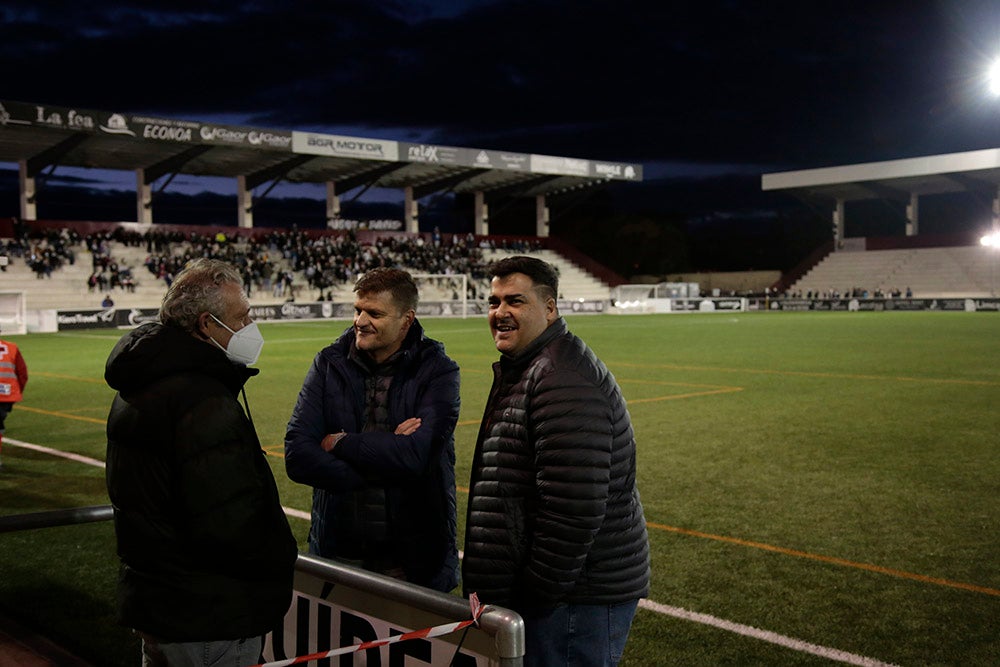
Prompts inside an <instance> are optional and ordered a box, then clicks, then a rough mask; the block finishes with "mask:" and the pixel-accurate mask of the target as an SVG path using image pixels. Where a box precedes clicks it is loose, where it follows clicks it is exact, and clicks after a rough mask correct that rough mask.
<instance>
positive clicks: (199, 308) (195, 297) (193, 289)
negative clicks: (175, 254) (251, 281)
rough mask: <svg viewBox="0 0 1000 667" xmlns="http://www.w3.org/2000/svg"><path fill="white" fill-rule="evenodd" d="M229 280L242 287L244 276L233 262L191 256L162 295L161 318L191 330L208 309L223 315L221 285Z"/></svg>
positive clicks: (165, 321) (164, 321)
mask: <svg viewBox="0 0 1000 667" xmlns="http://www.w3.org/2000/svg"><path fill="white" fill-rule="evenodd" d="M226 283H234V284H235V285H237V286H239V287H241V288H242V287H243V278H242V277H241V276H240V272H239V271H237V270H236V267H234V266H233V265H232V264H229V263H227V262H223V261H221V260H218V259H206V258H204V257H200V258H198V259H193V260H191V261H190V262H188V263H187V264H186V265H185V266H184V269H183V270H182V271H181V272H180V273H178V274H177V277H176V278H175V279H174V282H173V283H172V284H171V285H170V289H168V290H167V294H166V295H165V296H164V297H163V303H162V304H160V322H162V323H164V324H168V325H170V326H175V327H179V328H181V329H183V330H184V331H188V332H191V331H194V330H195V329H196V328H197V325H198V316H199V315H201V314H202V313H204V312H206V311H207V312H209V313H212V314H213V315H216V316H217V317H222V315H223V311H224V309H225V305H226V304H225V296H224V295H223V294H222V290H220V289H219V288H220V287H222V286H223V285H225V284H226Z"/></svg>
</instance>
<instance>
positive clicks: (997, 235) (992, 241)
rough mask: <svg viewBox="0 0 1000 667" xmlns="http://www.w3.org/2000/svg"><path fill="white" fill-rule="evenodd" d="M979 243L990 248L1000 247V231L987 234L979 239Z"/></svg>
mask: <svg viewBox="0 0 1000 667" xmlns="http://www.w3.org/2000/svg"><path fill="white" fill-rule="evenodd" d="M979 245H984V246H987V247H989V248H1000V232H993V233H992V234H987V235H985V236H983V237H982V238H981V239H979Z"/></svg>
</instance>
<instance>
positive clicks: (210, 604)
mask: <svg viewBox="0 0 1000 667" xmlns="http://www.w3.org/2000/svg"><path fill="white" fill-rule="evenodd" d="M160 320H161V321H160V322H151V323H147V324H144V325H142V326H140V327H139V328H137V329H135V330H133V331H131V332H129V333H127V334H125V336H123V337H122V339H121V340H120V341H119V342H118V344H117V345H116V346H115V348H114V350H112V352H111V355H110V356H109V357H108V362H107V367H106V369H105V374H104V377H105V379H106V380H107V382H108V384H109V385H110V386H111V387H112V388H113V389H116V390H117V391H118V394H117V395H116V396H115V399H114V403H113V404H112V406H111V413H110V414H109V416H108V427H107V428H108V451H107V485H108V495H109V496H110V498H111V503H112V505H113V506H114V514H115V535H116V537H117V541H118V556H119V558H120V559H121V564H122V566H121V573H120V576H119V583H118V600H119V616H120V621H121V623H122V624H123V625H126V626H127V627H130V628H133V629H135V630H136V631H137V632H138V633H139V634H140V636H141V637H142V640H143V642H142V644H143V645H142V650H143V657H144V662H143V664H150V665H188V664H199V665H201V664H209V661H212V662H211V664H220V665H222V664H225V665H254V664H257V663H258V662H259V660H258V658H259V656H260V649H261V638H262V635H264V634H265V633H267V632H268V631H270V630H272V629H273V628H275V627H278V626H279V625H280V624H281V621H282V618H283V617H284V614H285V611H286V610H287V609H288V605H289V603H290V602H291V596H292V575H293V571H294V566H295V559H296V558H297V556H298V548H297V546H296V543H295V538H294V537H293V536H292V532H291V530H290V529H289V526H288V521H287V519H286V518H285V515H284V512H283V511H282V509H281V503H280V502H279V499H278V490H277V487H276V485H275V482H274V476H273V475H272V474H271V468H270V466H269V465H268V463H267V460H266V457H265V455H264V452H263V450H262V449H261V446H260V441H259V440H258V439H257V434H256V432H255V431H254V427H253V423H252V422H251V421H250V418H249V414H248V413H244V411H243V407H242V406H241V405H240V403H239V401H238V400H237V395H238V394H239V393H240V391H241V390H242V389H243V385H244V383H245V382H246V381H247V380H248V379H249V378H250V377H252V376H254V375H256V374H257V373H258V371H257V369H251V368H247V364H252V363H254V362H255V361H256V358H257V355H258V354H259V352H260V348H261V346H262V345H263V339H261V338H260V334H259V333H258V332H257V326H256V324H254V323H253V322H252V320H251V319H250V316H249V304H248V303H247V299H246V296H245V295H244V293H243V290H242V288H241V280H240V275H239V273H238V272H237V271H236V270H235V269H234V268H233V267H232V266H230V265H229V264H226V263H225V262H220V261H217V260H208V259H199V260H195V261H194V262H192V263H191V264H189V265H188V266H187V267H186V268H185V269H184V271H182V272H181V273H179V274H178V276H177V279H176V280H175V281H174V283H173V284H172V285H171V287H170V289H169V290H168V291H167V294H166V296H165V297H164V299H163V304H162V306H161V308H160ZM243 398H244V403H245V402H246V394H245V393H244V395H243Z"/></svg>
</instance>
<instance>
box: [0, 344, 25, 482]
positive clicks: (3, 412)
mask: <svg viewBox="0 0 1000 667" xmlns="http://www.w3.org/2000/svg"><path fill="white" fill-rule="evenodd" d="M27 384H28V365H27V364H25V363H24V357H22V356H21V351H20V350H19V349H17V345H15V344H14V343H11V342H10V341H6V340H0V447H2V445H3V434H4V420H5V419H6V418H7V415H8V414H9V413H10V411H11V409H13V407H14V404H15V403H17V402H18V401H20V400H21V398H22V392H23V391H24V388H25V386H27ZM0 465H3V463H0Z"/></svg>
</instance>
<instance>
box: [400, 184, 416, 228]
mask: <svg viewBox="0 0 1000 667" xmlns="http://www.w3.org/2000/svg"><path fill="white" fill-rule="evenodd" d="M419 215H420V205H419V203H417V200H416V199H414V198H413V186H412V185H407V186H406V187H405V188H403V226H404V229H405V230H406V231H408V232H419V231H420V221H419V220H418V217H419Z"/></svg>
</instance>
